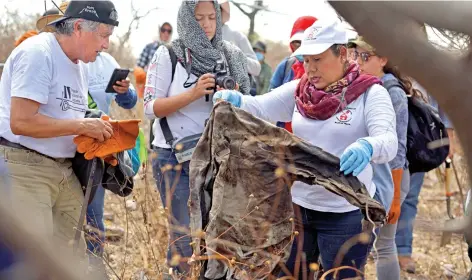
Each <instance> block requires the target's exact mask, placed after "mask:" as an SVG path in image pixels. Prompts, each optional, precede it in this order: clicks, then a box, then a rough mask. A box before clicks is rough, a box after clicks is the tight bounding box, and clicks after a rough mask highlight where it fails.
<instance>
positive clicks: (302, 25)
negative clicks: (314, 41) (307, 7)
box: [290, 16, 317, 51]
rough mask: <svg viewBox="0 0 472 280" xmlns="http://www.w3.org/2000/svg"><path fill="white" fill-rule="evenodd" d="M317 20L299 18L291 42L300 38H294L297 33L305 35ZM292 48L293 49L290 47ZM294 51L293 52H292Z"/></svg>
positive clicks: (291, 35)
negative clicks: (304, 32)
mask: <svg viewBox="0 0 472 280" xmlns="http://www.w3.org/2000/svg"><path fill="white" fill-rule="evenodd" d="M316 20H317V19H316V18H315V17H312V16H303V17H299V18H298V19H297V20H296V21H295V22H294V23H293V27H292V32H291V33H290V42H292V41H296V40H294V39H298V38H297V37H298V36H294V35H296V34H297V33H303V31H305V29H307V28H308V27H310V26H312V25H313V23H315V21H316ZM290 48H291V47H290ZM292 51H293V50H292Z"/></svg>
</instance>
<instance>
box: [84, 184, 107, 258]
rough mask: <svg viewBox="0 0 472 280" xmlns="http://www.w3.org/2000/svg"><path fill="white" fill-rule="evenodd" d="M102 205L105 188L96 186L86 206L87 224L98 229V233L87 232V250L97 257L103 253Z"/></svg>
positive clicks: (103, 225)
mask: <svg viewBox="0 0 472 280" xmlns="http://www.w3.org/2000/svg"><path fill="white" fill-rule="evenodd" d="M104 205H105V189H104V188H103V187H102V186H98V187H97V191H96V192H95V196H94V197H93V200H92V202H91V203H90V204H89V205H88V206H87V224H88V225H90V226H92V227H94V228H96V229H98V230H99V231H100V233H98V232H96V231H92V232H90V233H89V234H88V238H87V252H88V253H89V254H93V255H96V256H98V257H101V256H102V255H103V245H104V244H105V236H104V235H105V224H104V223H103V213H104Z"/></svg>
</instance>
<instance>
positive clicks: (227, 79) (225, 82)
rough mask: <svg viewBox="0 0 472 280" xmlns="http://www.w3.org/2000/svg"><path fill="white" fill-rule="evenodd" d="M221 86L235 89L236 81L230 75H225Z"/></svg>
mask: <svg viewBox="0 0 472 280" xmlns="http://www.w3.org/2000/svg"><path fill="white" fill-rule="evenodd" d="M223 88H225V89H231V90H232V89H235V88H236V81H235V80H234V79H233V78H231V77H225V78H224V79H223Z"/></svg>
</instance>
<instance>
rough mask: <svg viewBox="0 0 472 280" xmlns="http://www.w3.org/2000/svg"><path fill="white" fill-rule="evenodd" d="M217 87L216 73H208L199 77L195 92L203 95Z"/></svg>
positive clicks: (200, 95) (210, 92)
mask: <svg viewBox="0 0 472 280" xmlns="http://www.w3.org/2000/svg"><path fill="white" fill-rule="evenodd" d="M214 88H215V75H213V74H210V73H207V74H203V75H201V76H200V78H198V81H197V84H196V85H195V87H194V88H193V93H194V94H196V95H197V96H198V97H202V96H204V95H207V94H212V93H213V89H214Z"/></svg>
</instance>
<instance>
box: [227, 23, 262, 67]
mask: <svg viewBox="0 0 472 280" xmlns="http://www.w3.org/2000/svg"><path fill="white" fill-rule="evenodd" d="M222 32H223V40H225V41H228V42H231V43H233V44H234V45H236V47H238V48H239V49H241V51H242V52H243V53H244V55H246V59H247V71H248V72H249V74H251V75H253V76H259V74H260V73H261V64H260V63H259V61H258V60H257V57H256V53H255V52H254V51H253V49H252V46H251V43H250V42H249V40H248V38H247V37H246V36H244V34H242V33H241V32H239V31H236V30H232V29H231V28H230V27H229V26H228V25H227V24H223V27H222Z"/></svg>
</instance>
